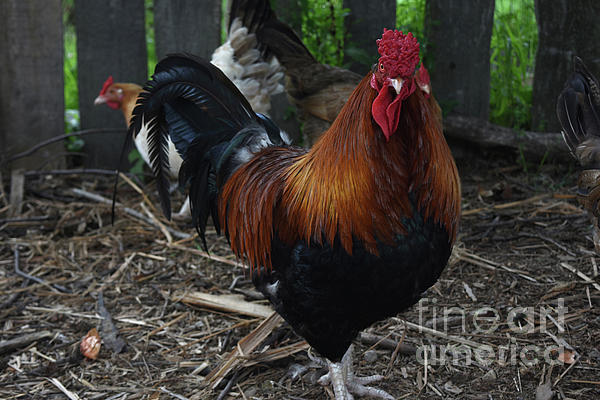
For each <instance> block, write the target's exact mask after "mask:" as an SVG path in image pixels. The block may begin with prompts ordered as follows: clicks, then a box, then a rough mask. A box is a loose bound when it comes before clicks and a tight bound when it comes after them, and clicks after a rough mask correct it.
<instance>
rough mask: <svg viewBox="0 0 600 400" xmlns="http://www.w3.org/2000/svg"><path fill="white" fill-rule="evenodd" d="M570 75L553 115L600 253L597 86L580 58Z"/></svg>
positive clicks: (599, 87)
mask: <svg viewBox="0 0 600 400" xmlns="http://www.w3.org/2000/svg"><path fill="white" fill-rule="evenodd" d="M573 65H574V72H573V75H572V76H571V77H570V78H569V79H568V80H567V82H566V83H565V87H564V89H563V91H562V92H561V94H560V95H559V96H558V102H557V105H556V114H557V115H558V120H559V121H560V124H561V126H562V135H563V139H564V140H565V143H566V144H567V146H568V147H569V150H570V151H571V154H572V155H573V157H575V159H576V160H577V161H578V162H579V164H580V165H581V167H582V171H581V173H580V174H579V180H578V190H577V199H578V200H579V203H580V204H581V205H582V206H583V207H584V208H585V209H586V210H587V211H588V212H589V213H590V214H591V216H592V222H593V226H594V228H593V239H594V246H595V248H596V251H597V252H598V253H600V229H599V228H598V217H600V203H599V201H600V84H598V80H597V79H596V77H595V76H593V75H592V74H591V73H590V72H589V70H588V69H587V67H586V66H585V64H584V63H583V61H582V60H581V59H580V58H579V57H575V58H574V59H573Z"/></svg>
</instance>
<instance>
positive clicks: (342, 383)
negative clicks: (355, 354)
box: [309, 346, 394, 400]
mask: <svg viewBox="0 0 600 400" xmlns="http://www.w3.org/2000/svg"><path fill="white" fill-rule="evenodd" d="M352 347H353V346H350V347H349V348H348V350H347V351H346V354H344V357H343V358H342V361H341V362H337V363H334V362H331V361H329V360H328V361H327V365H328V368H329V372H328V373H327V374H325V375H323V376H322V377H321V378H320V379H319V381H318V382H319V383H320V384H321V385H329V384H331V386H333V392H334V393H335V398H336V400H353V399H354V397H353V396H352V394H355V395H357V396H371V397H377V398H380V399H385V400H393V399H394V398H393V397H392V396H391V395H390V394H389V393H387V392H386V391H384V390H382V389H378V388H374V387H368V386H365V385H368V384H370V383H373V382H377V381H380V380H382V379H383V376H381V375H373V376H363V377H358V376H355V375H354V371H353V369H352ZM309 357H310V358H311V359H312V360H313V361H315V362H317V363H318V364H322V361H319V360H318V359H316V358H313V357H314V356H312V355H311V354H310V353H309Z"/></svg>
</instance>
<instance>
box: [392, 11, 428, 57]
mask: <svg viewBox="0 0 600 400" xmlns="http://www.w3.org/2000/svg"><path fill="white" fill-rule="evenodd" d="M396 29H398V30H400V31H402V32H404V33H407V32H412V34H413V36H415V37H416V38H417V39H418V40H419V43H421V47H423V43H424V41H425V0H397V1H396Z"/></svg>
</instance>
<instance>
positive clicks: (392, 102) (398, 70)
mask: <svg viewBox="0 0 600 400" xmlns="http://www.w3.org/2000/svg"><path fill="white" fill-rule="evenodd" d="M377 46H378V50H379V55H380V57H379V60H378V62H377V64H376V65H374V66H373V75H372V77H371V87H372V88H373V89H375V90H376V91H377V92H378V95H377V97H376V98H375V100H374V101H373V106H372V108H371V112H372V114H373V118H374V119H375V122H377V124H378V125H379V126H380V127H381V130H382V131H383V134H384V135H385V137H386V139H387V140H389V138H390V136H392V134H393V133H394V132H395V131H396V128H397V127H398V121H399V120H400V109H401V106H402V101H403V100H404V99H406V98H407V97H408V96H410V95H411V94H412V93H413V92H414V91H415V88H416V83H415V68H416V67H417V64H418V63H419V42H417V39H416V38H415V37H413V35H412V33H410V32H409V33H408V34H407V35H405V34H403V33H402V32H400V31H396V30H387V29H384V30H383V35H382V36H381V39H378V40H377Z"/></svg>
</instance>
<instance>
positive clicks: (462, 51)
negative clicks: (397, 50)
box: [425, 0, 494, 120]
mask: <svg viewBox="0 0 600 400" xmlns="http://www.w3.org/2000/svg"><path fill="white" fill-rule="evenodd" d="M425 7H426V10H425V30H426V33H425V35H426V37H427V43H428V57H429V59H430V60H432V63H430V65H428V68H429V70H430V73H431V86H432V88H433V91H434V93H435V96H436V98H437V100H438V101H439V103H440V105H441V106H442V108H444V110H445V111H451V112H456V113H459V114H463V115H468V116H473V117H478V118H481V119H484V120H487V119H488V116H489V104H490V41H491V38H492V26H493V22H494V0H481V1H473V2H469V3H468V6H467V5H466V3H465V2H463V1H456V0H427V3H426V6H425Z"/></svg>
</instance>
